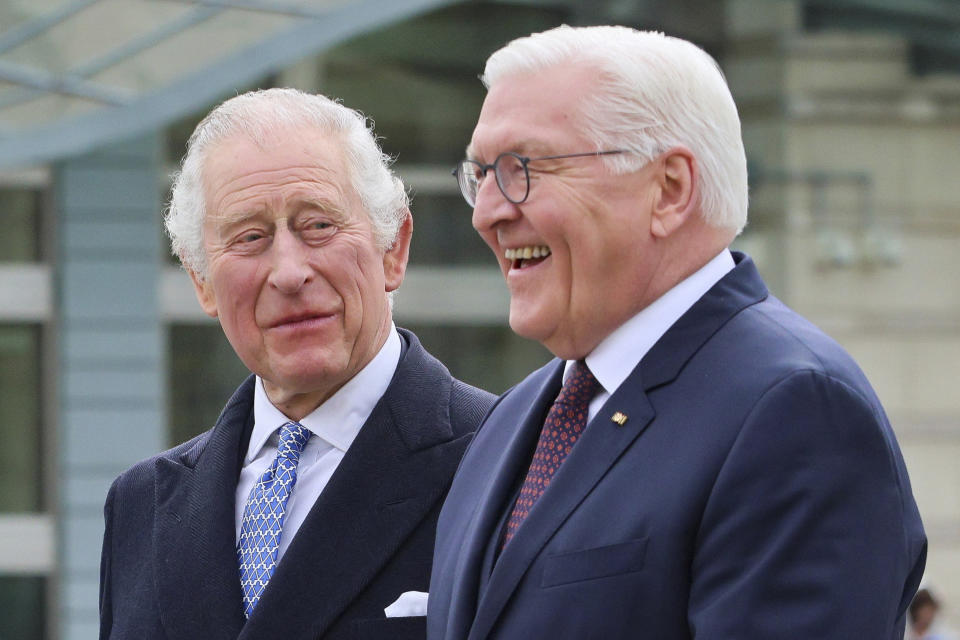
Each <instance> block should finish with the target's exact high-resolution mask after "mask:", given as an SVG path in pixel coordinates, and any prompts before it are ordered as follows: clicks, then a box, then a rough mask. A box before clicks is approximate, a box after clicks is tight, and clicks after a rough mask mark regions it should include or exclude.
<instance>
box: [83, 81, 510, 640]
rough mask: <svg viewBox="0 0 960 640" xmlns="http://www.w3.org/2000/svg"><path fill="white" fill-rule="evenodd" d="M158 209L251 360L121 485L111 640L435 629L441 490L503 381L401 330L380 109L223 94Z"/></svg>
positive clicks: (281, 94)
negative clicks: (460, 364) (185, 436)
mask: <svg viewBox="0 0 960 640" xmlns="http://www.w3.org/2000/svg"><path fill="white" fill-rule="evenodd" d="M166 225H167V231H168V233H169V235H170V238H171V242H172V246H173V250H174V251H175V252H176V253H177V255H179V256H180V259H181V261H182V262H183V265H184V267H185V268H186V270H187V272H188V273H189V275H190V278H191V280H192V282H193V285H194V288H195V290H196V294H197V299H198V300H199V302H200V305H201V306H202V307H203V310H204V311H205V312H206V313H207V314H209V315H210V316H212V317H214V318H217V319H218V320H219V322H220V325H221V327H222V329H223V331H224V333H225V334H226V337H227V339H228V340H229V342H230V344H231V345H232V346H233V348H234V350H235V351H236V353H237V355H238V356H239V357H240V359H241V360H242V361H243V362H244V364H245V365H246V366H247V367H248V368H249V369H250V371H251V372H252V374H251V375H250V376H249V377H248V379H247V380H246V381H245V382H244V383H243V384H242V385H241V386H240V387H239V388H238V389H237V391H236V392H235V393H234V395H233V397H232V398H230V399H229V401H228V402H227V404H226V407H225V408H224V410H223V412H222V413H221V415H220V418H219V419H218V420H217V422H216V424H215V425H213V427H212V428H211V429H210V430H208V431H206V432H204V433H203V434H201V435H200V436H198V437H196V438H194V439H193V440H191V441H189V442H186V443H184V444H182V445H180V446H178V447H175V448H174V449H171V450H170V451H167V452H164V453H161V454H159V455H157V456H155V457H154V458H151V459H149V460H145V461H143V462H141V463H139V464H137V465H135V466H134V467H132V468H131V469H129V470H128V471H126V472H124V473H123V474H122V475H121V476H120V477H119V478H118V479H117V480H116V481H115V482H114V484H113V486H112V487H111V489H110V492H109V495H108V497H107V501H106V507H105V518H106V533H105V536H104V543H103V558H102V564H101V589H100V617H101V631H100V637H101V638H123V639H126V640H129V639H136V640H149V639H153V638H157V639H160V638H168V639H173V638H183V639H188V638H189V639H196V638H205V639H213V638H224V639H227V638H251V639H252V638H284V639H293V638H303V639H306V638H311V639H314V638H384V639H387V638H390V639H396V638H417V637H420V638H422V637H423V635H424V634H425V622H424V620H425V619H424V617H423V616H424V614H425V613H426V611H425V595H426V594H425V593H423V592H426V591H427V585H428V579H429V573H430V559H431V552H432V549H433V541H434V529H435V525H436V519H437V515H438V513H439V509H440V504H441V502H442V499H443V496H444V494H445V493H446V490H447V488H448V486H449V483H450V480H451V478H452V476H453V473H454V470H455V469H456V466H457V464H458V462H459V460H460V457H461V455H462V454H463V451H464V449H465V448H466V445H467V443H468V441H469V439H470V436H471V434H472V433H473V431H474V430H475V428H476V425H477V423H478V422H479V420H480V419H481V418H482V416H483V414H484V413H485V412H486V410H487V409H488V407H489V406H490V404H491V401H492V396H490V395H489V394H487V393H485V392H483V391H480V390H478V389H474V388H472V387H470V386H467V385H465V384H463V383H462V382H460V381H458V380H455V379H453V378H452V377H451V376H450V373H449V372H448V371H447V370H446V368H445V367H444V366H443V365H442V364H441V363H440V362H438V361H437V360H435V359H434V358H433V357H431V356H430V355H429V354H428V353H427V352H426V351H425V350H424V348H423V347H422V346H421V345H420V343H419V341H418V340H417V338H416V337H415V336H414V335H413V334H412V333H410V332H408V331H404V330H402V329H397V328H396V327H395V326H394V324H393V321H392V315H391V298H390V296H391V294H392V292H393V291H395V290H396V289H397V288H398V287H399V286H400V284H401V281H402V280H403V276H404V272H405V269H406V265H407V257H408V251H409V247H410V237H411V233H412V220H411V216H410V212H409V210H408V205H407V196H406V192H405V190H404V187H403V185H402V183H401V182H400V180H399V179H398V178H396V177H394V176H393V175H392V173H391V172H390V169H389V167H388V159H387V158H386V157H385V156H384V154H383V153H382V151H381V150H380V148H379V147H378V145H377V143H376V141H375V138H374V136H373V133H372V131H371V130H370V129H369V128H368V126H367V122H366V119H365V118H364V117H363V116H362V115H360V114H359V113H357V112H355V111H353V110H351V109H348V108H346V107H344V106H342V105H340V104H338V103H336V102H334V101H332V100H329V99H327V98H325V97H323V96H315V95H308V94H305V93H301V92H299V91H295V90H291V89H272V90H268V91H258V92H253V93H248V94H244V95H241V96H237V97H235V98H232V99H230V100H227V101H226V102H224V103H223V104H221V105H220V106H218V107H217V108H216V109H214V110H213V111H212V112H211V113H210V114H209V115H208V116H207V117H206V118H205V119H204V120H203V121H202V122H201V123H200V124H199V125H198V126H197V128H196V130H195V131H194V133H193V135H192V136H191V138H190V141H189V143H188V148H187V153H186V156H185V157H184V160H183V164H182V169H181V171H180V172H179V173H178V174H177V176H176V177H175V179H174V186H173V196H172V200H171V203H170V209H169V211H168V213H167V216H166ZM198 426H199V425H198ZM393 614H396V615H393Z"/></svg>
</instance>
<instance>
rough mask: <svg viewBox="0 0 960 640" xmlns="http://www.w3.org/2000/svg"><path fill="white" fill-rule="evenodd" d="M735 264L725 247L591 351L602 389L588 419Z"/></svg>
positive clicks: (567, 371)
mask: <svg viewBox="0 0 960 640" xmlns="http://www.w3.org/2000/svg"><path fill="white" fill-rule="evenodd" d="M734 266H735V264H734V262H733V256H731V255H730V251H729V250H727V249H724V250H723V251H721V252H720V253H719V254H718V255H717V256H716V257H715V258H713V259H712V260H711V261H710V262H708V263H707V264H705V265H703V266H702V267H701V268H700V269H699V270H698V271H696V272H695V273H693V274H692V275H690V276H689V277H687V278H686V279H685V280H683V281H682V282H680V283H679V284H677V285H675V286H674V287H673V288H672V289H670V290H669V291H667V292H666V293H665V294H663V295H662V296H660V297H659V298H657V299H656V300H654V301H653V302H652V303H650V304H649V305H647V307H646V308H645V309H643V310H642V311H640V313H638V314H637V315H635V316H633V317H632V318H630V319H629V320H627V321H626V322H624V323H623V324H622V325H620V326H619V327H617V328H616V329H615V330H614V331H613V333H611V334H610V335H608V336H607V337H606V338H604V339H603V341H602V342H601V343H600V344H598V345H597V346H596V348H595V349H594V350H593V351H591V352H590V354H589V355H588V356H587V357H586V358H585V360H586V362H587V366H588V367H590V371H591V372H592V373H593V375H594V377H595V378H596V379H597V382H599V383H600V385H601V387H602V389H601V390H600V391H599V392H597V395H595V396H594V397H593V400H591V401H590V409H589V411H588V413H587V420H588V421H590V420H593V418H594V416H596V415H597V413H599V411H600V409H601V408H602V407H603V403H605V402H606V401H607V400H608V399H609V398H610V396H611V395H612V394H613V393H614V392H615V391H616V390H617V389H618V388H619V387H620V385H621V384H623V381H624V380H626V379H627V376H629V375H630V373H631V372H632V371H633V370H634V369H635V368H636V366H637V364H639V362H640V360H641V359H643V356H645V355H647V352H648V351H650V349H651V348H652V347H653V345H654V344H656V343H657V341H658V340H659V339H660V338H662V337H663V334H665V333H666V332H667V329H669V328H670V327H672V326H673V324H674V323H675V322H676V321H677V320H679V319H680V316H682V315H683V314H684V313H686V312H687V310H689V309H690V307H692V306H693V305H694V303H696V301H697V300H699V299H700V298H701V297H703V294H705V293H706V292H707V291H709V290H710V288H711V287H713V285H715V284H716V283H717V282H719V280H720V279H721V278H722V277H723V276H724V275H726V274H727V272H728V271H730V270H731V269H733V267H734ZM571 366H573V361H572V360H568V361H567V364H566V369H565V370H564V372H563V379H564V380H566V379H567V376H568V375H569V374H570V367H571Z"/></svg>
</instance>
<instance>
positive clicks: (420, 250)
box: [410, 176, 496, 268]
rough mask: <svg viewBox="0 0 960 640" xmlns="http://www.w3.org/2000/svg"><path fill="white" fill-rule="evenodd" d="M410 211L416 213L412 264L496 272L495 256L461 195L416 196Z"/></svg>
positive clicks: (412, 243)
mask: <svg viewBox="0 0 960 640" xmlns="http://www.w3.org/2000/svg"><path fill="white" fill-rule="evenodd" d="M450 180H451V181H452V180H453V176H450ZM410 209H411V211H412V212H413V240H412V241H411V244H410V262H411V264H428V265H440V264H444V265H451V266H454V265H480V266H489V267H490V268H495V265H496V261H495V259H494V257H493V254H492V253H490V249H489V247H487V245H486V244H485V243H484V242H483V240H482V239H481V238H480V236H479V235H478V234H477V232H476V231H475V230H474V229H473V225H472V223H471V222H470V217H471V215H472V214H471V211H470V208H469V207H468V206H467V203H466V202H464V201H463V196H461V195H460V193H459V192H457V193H454V194H450V195H442V196H441V195H429V196H428V195H423V196H416V197H414V199H413V204H412V205H411V207H410Z"/></svg>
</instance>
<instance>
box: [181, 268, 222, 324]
mask: <svg viewBox="0 0 960 640" xmlns="http://www.w3.org/2000/svg"><path fill="white" fill-rule="evenodd" d="M187 273H189V274H190V280H192V281H193V291H194V292H195V293H196V294H197V301H198V302H200V306H201V307H203V311H204V313H206V314H207V315H208V316H210V317H211V318H216V317H217V298H216V296H214V295H213V287H212V286H211V285H210V281H209V280H204V279H202V278H201V277H200V276H198V275H197V274H196V273H194V272H193V271H191V270H189V269H188V270H187Z"/></svg>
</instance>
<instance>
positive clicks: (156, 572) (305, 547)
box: [100, 330, 493, 640]
mask: <svg viewBox="0 0 960 640" xmlns="http://www.w3.org/2000/svg"><path fill="white" fill-rule="evenodd" d="M401 335H402V336H403V338H404V340H403V342H404V351H403V354H402V355H401V358H400V362H399V365H398V367H397V371H396V374H395V375H394V377H393V380H392V381H391V383H390V386H389V387H388V389H387V391H386V393H385V394H384V395H383V397H382V398H381V399H380V402H379V403H378V404H377V405H376V407H375V408H374V410H373V413H372V414H371V415H370V417H369V419H368V420H367V422H366V423H365V424H364V425H363V428H362V429H361V430H360V433H359V435H358V436H357V438H356V440H355V441H354V442H353V444H352V445H351V447H350V448H349V450H348V451H347V453H346V455H345V456H344V458H343V461H342V462H341V463H340V465H339V466H338V467H337V470H336V472H335V473H334V475H333V477H332V478H331V479H330V482H329V484H328V485H327V486H326V488H325V489H324V491H323V493H322V494H321V495H320V497H319V499H318V500H317V502H316V503H315V504H314V506H313V509H312V510H311V511H310V514H309V515H308V517H307V519H306V520H305V521H304V523H303V525H302V526H301V528H300V530H299V531H298V532H297V535H296V537H295V538H294V539H293V541H292V543H291V544H290V547H289V548H288V550H287V552H286V554H285V555H284V557H283V559H282V560H281V561H280V563H279V564H278V565H277V569H276V573H274V575H273V578H272V579H271V580H270V583H269V584H268V586H267V588H266V590H265V591H264V593H263V597H262V599H261V600H260V602H259V604H258V605H257V608H256V610H255V611H254V612H253V614H252V615H251V617H250V619H249V620H247V621H246V623H244V617H243V608H242V606H243V605H242V596H241V591H240V578H239V574H238V567H237V554H236V542H235V539H236V530H235V515H234V502H235V497H234V494H235V491H236V487H237V479H238V477H239V473H240V466H241V461H242V458H243V456H244V454H245V453H246V448H247V442H249V438H250V430H251V428H252V424H253V385H254V378H253V376H251V377H250V378H248V379H247V381H246V382H244V383H243V385H242V386H241V387H240V388H239V389H238V390H237V392H236V393H235V394H234V396H233V398H231V400H230V401H229V403H227V406H226V408H225V409H224V410H223V413H222V414H221V416H220V418H219V420H218V421H217V424H216V426H214V427H213V429H211V430H210V431H208V432H206V433H204V434H202V435H200V436H198V437H197V438H195V439H193V440H191V441H190V442H187V443H185V444H183V445H180V446H179V447H176V448H175V449H172V450H170V451H167V452H165V453H162V454H160V455H158V456H156V457H154V458H151V459H149V460H146V461H144V462H141V463H139V464H137V465H135V466H134V467H132V468H131V469H129V470H128V471H126V472H125V473H123V474H122V475H121V476H120V477H119V478H118V479H117V480H116V481H115V482H114V484H113V486H112V487H111V488H110V493H109V495H108V497H107V502H106V507H105V517H106V533H105V536H104V543H103V558H102V563H101V574H100V617H101V631H100V637H101V638H119V639H123V640H151V639H154V638H157V639H159V638H164V639H171V640H172V639H174V638H182V639H191V640H196V639H200V638H202V639H203V640H214V639H221V638H222V639H224V640H226V639H230V640H233V639H235V638H247V639H253V638H283V639H284V640H296V639H307V638H310V639H313V638H331V639H332V638H358V639H360V638H384V639H386V638H390V639H391V640H392V639H394V638H408V637H409V638H414V637H419V638H422V637H423V635H424V632H425V628H424V627H425V624H424V619H423V618H422V617H420V618H393V619H386V618H385V617H384V613H383V609H384V607H386V606H387V605H389V604H391V603H392V602H394V601H395V600H396V599H397V597H398V596H399V595H400V594H401V593H402V592H405V591H411V590H416V591H426V590H427V587H428V580H429V577H430V561H431V553H432V551H433V540H434V531H435V527H436V519H437V515H438V513H439V510H440V505H441V503H442V501H443V496H444V494H445V493H446V491H447V489H448V487H449V486H450V481H451V479H452V477H453V473H454V470H455V469H456V466H457V463H458V462H459V460H460V457H461V456H462V454H463V451H464V449H465V448H466V445H467V442H468V441H469V439H470V437H471V435H472V432H473V431H474V430H475V429H476V426H477V424H479V422H480V420H481V419H482V417H483V415H484V413H485V412H486V410H487V409H488V408H489V406H490V404H491V403H492V401H493V396H492V395H490V394H488V393H486V392H484V391H480V390H478V389H474V388H473V387H470V386H467V385H465V384H463V383H462V382H460V381H458V380H454V379H453V378H451V376H450V373H449V372H448V371H447V369H446V368H445V367H444V366H443V365H442V364H441V363H440V362H438V361H437V360H436V359H434V358H433V357H432V356H430V354H428V353H427V352H426V351H425V350H424V349H423V347H422V346H421V345H420V343H419V341H418V340H417V339H416V337H415V336H414V335H413V334H412V333H409V332H405V331H403V330H401Z"/></svg>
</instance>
